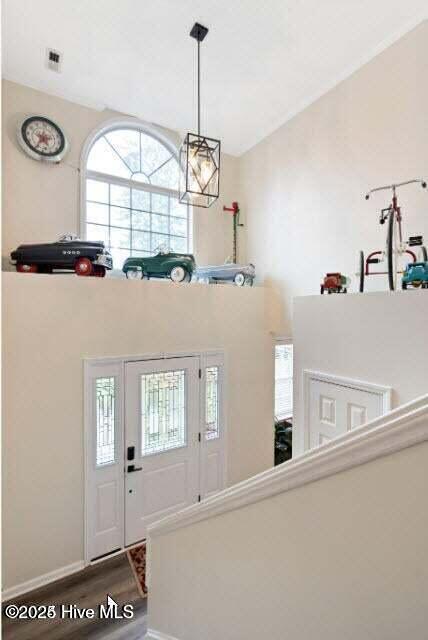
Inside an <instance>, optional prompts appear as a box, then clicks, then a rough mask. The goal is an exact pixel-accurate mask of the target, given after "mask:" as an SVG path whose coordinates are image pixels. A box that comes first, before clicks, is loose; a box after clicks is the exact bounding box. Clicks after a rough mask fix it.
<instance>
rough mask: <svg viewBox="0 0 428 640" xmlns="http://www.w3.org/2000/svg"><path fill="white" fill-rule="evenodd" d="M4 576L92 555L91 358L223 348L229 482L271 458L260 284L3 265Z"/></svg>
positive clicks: (8, 583)
mask: <svg viewBox="0 0 428 640" xmlns="http://www.w3.org/2000/svg"><path fill="white" fill-rule="evenodd" d="M3 303H4V307H3V382H4V388H3V399H4V401H3V409H4V414H3V437H4V438H3V510H4V514H5V517H4V520H3V553H4V560H3V579H4V583H3V584H4V587H5V588H10V587H12V586H15V585H17V584H20V583H22V582H26V581H27V580H30V579H32V578H36V577H38V576H40V575H43V574H45V573H48V572H50V571H54V570H56V569H60V568H61V567H64V566H67V565H69V564H72V563H74V562H76V561H79V560H82V559H83V480H84V479H83V359H84V358H86V357H103V356H121V355H122V356H123V355H143V354H147V353H149V354H153V353H161V352H165V351H167V352H171V353H177V352H180V351H181V352H182V351H185V350H187V351H194V350H204V349H210V348H211V349H224V350H225V353H226V365H227V369H226V381H225V382H226V389H228V390H229V392H228V393H227V424H228V442H227V454H228V466H227V481H228V484H233V483H235V482H238V481H240V480H242V479H244V478H248V477H249V476H251V475H253V474H255V473H258V472H259V471H261V470H263V469H266V468H268V467H270V466H272V464H273V428H272V425H273V402H272V398H273V357H272V340H271V337H270V335H269V332H268V328H267V326H266V317H267V316H266V306H267V299H266V297H265V290H264V289H263V288H261V287H255V288H252V289H251V288H249V287H244V288H241V289H240V288H237V287H232V286H229V285H223V286H222V285H218V286H210V285H200V284H190V285H185V284H183V285H174V284H173V283H171V282H154V281H150V282H147V281H143V282H141V281H139V282H135V281H128V280H118V279H108V278H105V279H103V280H100V279H98V278H78V277H76V276H74V275H70V276H67V275H64V276H61V275H45V276H44V275H37V274H19V273H5V274H3Z"/></svg>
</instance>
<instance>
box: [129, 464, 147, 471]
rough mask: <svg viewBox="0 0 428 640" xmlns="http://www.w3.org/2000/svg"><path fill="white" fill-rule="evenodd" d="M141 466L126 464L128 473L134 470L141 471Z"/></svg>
mask: <svg viewBox="0 0 428 640" xmlns="http://www.w3.org/2000/svg"><path fill="white" fill-rule="evenodd" d="M142 470H143V467H136V466H135V465H134V464H128V469H127V471H128V473H135V471H142Z"/></svg>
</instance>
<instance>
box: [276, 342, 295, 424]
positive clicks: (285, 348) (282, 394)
mask: <svg viewBox="0 0 428 640" xmlns="http://www.w3.org/2000/svg"><path fill="white" fill-rule="evenodd" d="M292 416H293V345H292V344H277V345H276V346H275V419H276V420H277V421H278V420H286V419H288V418H291V417H292Z"/></svg>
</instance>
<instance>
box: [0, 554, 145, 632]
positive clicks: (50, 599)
mask: <svg viewBox="0 0 428 640" xmlns="http://www.w3.org/2000/svg"><path fill="white" fill-rule="evenodd" d="M107 594H110V596H111V597H112V598H113V599H114V600H115V601H116V602H117V603H118V604H119V605H125V604H131V605H133V610H134V616H133V618H132V619H122V620H105V619H104V620H100V619H99V618H98V617H95V618H94V619H83V620H79V619H78V620H74V619H61V618H60V617H59V615H58V613H59V611H60V605H62V604H66V605H71V604H72V605H76V606H77V607H78V608H79V609H82V608H83V607H86V608H89V607H91V608H94V609H95V610H96V612H97V608H98V605H99V604H106V598H107ZM11 603H13V604H16V605H18V606H20V605H30V604H35V605H49V604H53V605H56V618H54V619H51V620H9V619H8V618H7V617H6V616H5V615H4V608H5V607H6V606H7V605H8V604H11ZM119 610H120V607H119ZM146 613H147V599H142V598H141V596H140V593H139V591H138V587H137V584H136V582H135V578H134V575H133V573H132V570H131V567H130V565H129V562H128V558H127V556H126V554H121V555H119V556H116V557H114V558H111V559H110V560H105V561H104V562H101V563H99V564H97V565H94V566H91V567H87V568H86V569H84V570H83V571H80V572H79V573H75V574H74V575H72V576H69V577H68V578H63V579H62V580H58V581H57V582H53V583H52V584H50V585H47V586H46V587H42V588H40V589H36V590H35V591H32V592H30V593H27V594H26V595H25V596H22V597H20V598H14V599H12V600H10V601H8V602H6V603H4V604H3V616H2V630H3V634H2V637H3V640H33V639H34V638H43V640H78V639H79V640H80V639H82V638H83V639H86V638H87V639H89V640H101V639H103V640H122V639H123V640H125V638H126V640H142V638H143V637H144V634H145V633H146V630H147V625H146ZM96 615H97V613H96Z"/></svg>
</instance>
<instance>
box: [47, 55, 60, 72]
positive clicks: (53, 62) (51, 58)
mask: <svg viewBox="0 0 428 640" xmlns="http://www.w3.org/2000/svg"><path fill="white" fill-rule="evenodd" d="M46 64H47V67H48V69H51V71H57V72H58V73H59V72H60V71H61V65H62V53H60V52H59V51H57V50H56V49H47V51H46Z"/></svg>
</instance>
